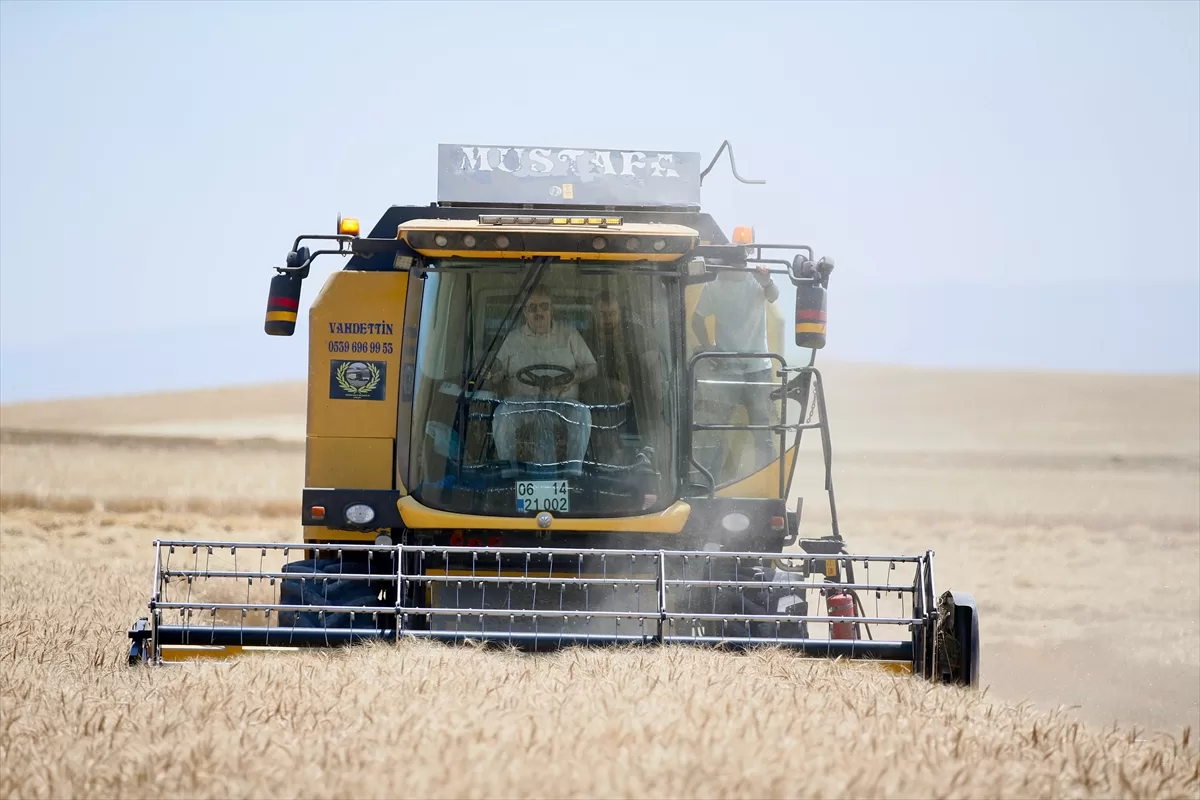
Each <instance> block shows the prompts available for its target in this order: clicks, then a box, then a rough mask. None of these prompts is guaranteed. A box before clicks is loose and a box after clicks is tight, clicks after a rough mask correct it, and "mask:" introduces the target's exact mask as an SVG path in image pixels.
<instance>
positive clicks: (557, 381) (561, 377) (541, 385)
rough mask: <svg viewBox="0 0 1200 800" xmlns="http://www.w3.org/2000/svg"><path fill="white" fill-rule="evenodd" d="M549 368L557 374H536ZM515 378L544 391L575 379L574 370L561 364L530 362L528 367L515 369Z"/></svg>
mask: <svg viewBox="0 0 1200 800" xmlns="http://www.w3.org/2000/svg"><path fill="white" fill-rule="evenodd" d="M544 370H549V371H550V372H555V373H558V374H557V375H538V374H536V373H537V372H539V371H544ZM516 377H517V380H519V381H520V382H521V383H523V384H525V385H526V386H532V387H534V388H535V389H541V390H542V391H546V390H548V389H553V388H555V387H556V386H565V385H566V384H568V383H570V382H571V381H573V380H575V371H574V370H571V369H568V368H567V367H564V366H562V365H561V364H530V365H529V366H528V367H522V368H521V369H519V370H517V375H516Z"/></svg>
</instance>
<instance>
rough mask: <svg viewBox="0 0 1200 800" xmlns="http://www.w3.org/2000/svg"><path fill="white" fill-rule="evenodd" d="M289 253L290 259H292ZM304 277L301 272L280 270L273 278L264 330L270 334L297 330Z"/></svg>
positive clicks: (288, 333)
mask: <svg viewBox="0 0 1200 800" xmlns="http://www.w3.org/2000/svg"><path fill="white" fill-rule="evenodd" d="M291 255H292V254H289V255H288V260H289V261H290V260H291ZM303 284H304V278H303V277H301V275H300V274H299V273H293V272H280V273H278V274H277V275H276V276H275V277H273V278H271V288H270V290H269V291H268V292H267V318H266V321H265V322H264V323H263V330H265V331H266V332H267V335H268V336H291V335H292V334H293V333H295V332H296V317H297V315H298V314H299V313H300V289H301V286H302V285H303Z"/></svg>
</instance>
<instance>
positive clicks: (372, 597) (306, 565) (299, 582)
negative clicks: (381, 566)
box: [279, 558, 386, 628]
mask: <svg viewBox="0 0 1200 800" xmlns="http://www.w3.org/2000/svg"><path fill="white" fill-rule="evenodd" d="M283 571H284V572H287V573H293V574H295V575H297V577H295V578H284V579H283V580H282V581H281V582H280V587H279V602H280V603H281V604H282V605H304V606H347V607H353V606H370V607H378V608H379V609H380V611H383V610H384V609H385V608H386V606H385V605H384V604H383V603H382V602H381V600H380V597H379V595H380V591H381V589H382V583H383V582H382V581H363V580H347V579H345V578H342V577H340V576H341V575H344V574H349V573H359V574H365V573H367V571H368V567H367V564H366V562H363V563H362V564H361V565H359V564H358V563H357V562H348V561H345V560H344V559H340V558H310V559H306V560H304V561H294V562H292V563H290V564H286V565H284V567H283ZM382 616H383V615H382V614H379V615H378V617H379V618H381V617H382ZM351 617H353V619H351ZM384 624H385V623H384V621H383V620H382V619H377V617H376V616H375V615H372V614H369V613H362V612H357V613H354V614H351V613H350V612H337V611H325V612H324V616H322V612H321V611H280V612H279V625H280V627H288V628H290V627H296V628H326V627H328V628H351V627H353V628H375V627H383V626H384Z"/></svg>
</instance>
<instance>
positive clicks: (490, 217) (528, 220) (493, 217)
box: [479, 214, 625, 228]
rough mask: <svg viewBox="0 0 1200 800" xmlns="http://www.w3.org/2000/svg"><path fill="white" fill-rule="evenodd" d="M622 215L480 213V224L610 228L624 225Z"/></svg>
mask: <svg viewBox="0 0 1200 800" xmlns="http://www.w3.org/2000/svg"><path fill="white" fill-rule="evenodd" d="M624 222H625V220H624V218H622V217H518V216H502V215H499V214H480V215H479V224H480V225H593V226H595V227H598V228H608V227H611V226H616V225H622V224H624Z"/></svg>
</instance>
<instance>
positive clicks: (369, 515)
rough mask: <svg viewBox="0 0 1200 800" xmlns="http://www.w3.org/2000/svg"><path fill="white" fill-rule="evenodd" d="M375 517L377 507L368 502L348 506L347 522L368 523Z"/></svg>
mask: <svg viewBox="0 0 1200 800" xmlns="http://www.w3.org/2000/svg"><path fill="white" fill-rule="evenodd" d="M373 519H375V509H373V508H371V507H370V506H369V505H367V504H366V503H355V504H354V505H352V506H348V507H347V508H346V522H349V523H351V524H353V525H366V524H367V523H368V522H370V521H371V520H373Z"/></svg>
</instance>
